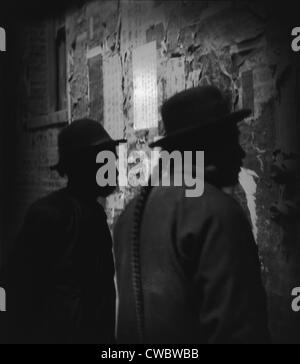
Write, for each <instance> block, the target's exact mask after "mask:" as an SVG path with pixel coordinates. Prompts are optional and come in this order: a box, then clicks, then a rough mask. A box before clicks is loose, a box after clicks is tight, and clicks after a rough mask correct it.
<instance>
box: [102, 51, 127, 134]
mask: <svg viewBox="0 0 300 364" xmlns="http://www.w3.org/2000/svg"><path fill="white" fill-rule="evenodd" d="M103 93H104V127H105V129H106V131H107V132H108V133H109V134H110V136H111V137H112V138H113V139H122V138H123V137H124V117H123V93H122V67H121V60H120V57H119V56H118V55H115V56H113V57H108V58H104V59H103Z"/></svg>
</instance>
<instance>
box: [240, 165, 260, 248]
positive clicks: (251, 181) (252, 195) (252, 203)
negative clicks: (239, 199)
mask: <svg viewBox="0 0 300 364" xmlns="http://www.w3.org/2000/svg"><path fill="white" fill-rule="evenodd" d="M255 178H259V177H258V175H257V174H256V173H255V172H254V171H251V170H250V169H245V168H242V170H241V172H240V175H239V181H240V185H241V186H242V188H243V190H244V191H245V194H246V199H247V206H248V209H249V212H250V217H251V222H252V231H253V235H254V238H255V241H256V242H257V237H258V226H257V220H258V217H257V211H256V191H257V184H256V181H255Z"/></svg>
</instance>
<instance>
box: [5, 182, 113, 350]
mask: <svg viewBox="0 0 300 364" xmlns="http://www.w3.org/2000/svg"><path fill="white" fill-rule="evenodd" d="M106 220H107V219H106V214H105V212H104V210H103V208H102V206H100V205H99V204H98V203H97V202H96V201H94V200H93V201H89V200H85V199H84V198H80V197H79V196H76V195H75V194H73V193H72V192H70V191H69V189H68V188H67V189H64V190H61V191H58V192H55V193H53V194H51V195H49V196H47V197H46V198H43V199H41V200H39V201H38V202H36V203H35V204H34V205H33V206H32V207H31V208H30V211H29V213H28V214H27V216H26V219H25V222H24V225H23V228H22V230H21V232H20V234H19V237H18V239H17V243H16V247H15V249H14V250H13V254H12V256H11V258H10V261H9V265H8V269H7V274H6V277H7V278H6V281H7V313H8V315H9V340H10V341H13V342H20V343H67V344H68V343H69V344H71V343H112V342H113V341H114V330H115V285H114V262H113V255H112V240H111V235H110V231H109V229H108V225H107V221H106Z"/></svg>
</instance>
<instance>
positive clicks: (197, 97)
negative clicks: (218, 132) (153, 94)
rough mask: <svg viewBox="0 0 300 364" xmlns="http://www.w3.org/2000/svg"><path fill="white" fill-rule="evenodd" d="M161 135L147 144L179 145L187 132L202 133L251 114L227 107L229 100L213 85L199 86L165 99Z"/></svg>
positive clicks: (151, 145) (153, 145)
mask: <svg viewBox="0 0 300 364" xmlns="http://www.w3.org/2000/svg"><path fill="white" fill-rule="evenodd" d="M161 114H162V119H163V124H164V128H165V135H164V136H163V137H162V138H161V139H159V140H158V141H156V142H154V143H151V144H150V147H151V148H155V147H165V146H168V145H170V144H172V145H175V144H176V145H177V144H178V145H180V143H181V141H182V140H183V139H186V138H188V137H189V136H191V135H195V134H197V135H198V134H201V132H202V133H203V136H204V134H205V130H207V129H208V128H209V127H211V126H217V125H218V124H224V125H226V123H227V124H229V123H239V122H241V121H242V120H244V119H245V118H247V117H249V116H250V115H251V114H252V111H251V110H249V109H240V110H237V111H231V105H230V102H228V99H227V98H226V97H225V95H224V94H223V93H222V92H221V91H220V90H219V89H218V88H217V87H215V86H199V87H195V88H191V89H189V90H185V91H182V92H180V93H178V94H176V95H175V96H173V97H171V98H170V99H169V100H167V101H166V102H165V103H164V104H163V106H162V110H161Z"/></svg>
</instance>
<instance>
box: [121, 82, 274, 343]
mask: <svg viewBox="0 0 300 364" xmlns="http://www.w3.org/2000/svg"><path fill="white" fill-rule="evenodd" d="M249 114H250V111H249V110H239V111H235V112H231V107H230V105H229V103H228V102H227V101H226V99H225V97H224V96H223V94H222V93H221V92H220V91H219V89H217V88H216V87H213V86H205V87H197V88H194V89H191V90H188V91H184V92H182V93H180V94H177V95H175V96H174V97H172V98H171V99H169V100H168V101H167V102H166V103H165V104H164V105H163V107H162V117H163V122H164V126H165V130H166V135H165V137H164V138H162V139H161V140H159V141H158V142H156V143H153V144H152V147H161V148H163V149H164V150H165V151H168V152H170V153H171V152H174V151H180V152H182V153H183V152H184V151H192V152H193V153H196V151H202V150H204V151H205V184H204V193H203V195H202V196H200V197H199V196H198V197H187V196H186V190H187V186H185V185H183V186H176V185H175V184H173V185H171V186H169V187H164V186H156V187H152V188H151V186H150V187H147V188H145V189H143V191H142V193H141V194H140V195H139V196H138V197H137V198H136V199H134V200H133V201H132V203H131V204H129V206H128V207H127V209H126V211H125V212H124V214H123V215H122V216H121V217H120V219H119V221H118V224H117V226H116V229H115V243H114V250H115V255H116V272H117V285H118V293H119V310H118V341H119V342H120V343H147V344H188V343H194V344H199V343H210V344H212V343H213V344H216V343H266V342H268V327H267V310H266V297H265V292H264V289H263V286H262V282H261V276H260V264H259V259H258V251H257V247H256V244H255V241H254V238H253V235H252V232H251V228H250V225H249V223H248V220H247V218H246V216H245V214H244V212H243V211H242V209H241V207H240V206H239V205H238V203H237V202H236V201H235V200H234V199H233V198H232V197H231V196H229V195H227V194H225V193H224V192H223V189H224V188H225V187H229V186H233V185H235V184H236V183H237V182H238V175H239V171H240V168H241V166H242V160H243V158H244V157H245V153H244V151H243V150H242V148H241V147H240V144H239V129H238V125H237V123H238V122H239V121H242V120H243V119H244V118H245V117H247V116H249ZM199 167H200V166H198V165H197V163H196V162H194V163H193V168H194V169H191V174H194V172H195V169H196V168H199ZM169 171H170V173H171V174H176V173H178V169H176V168H173V169H172V168H170V169H169ZM184 173H186V171H184Z"/></svg>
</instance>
